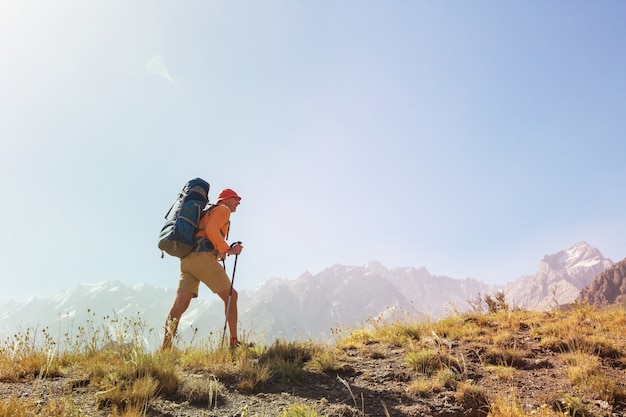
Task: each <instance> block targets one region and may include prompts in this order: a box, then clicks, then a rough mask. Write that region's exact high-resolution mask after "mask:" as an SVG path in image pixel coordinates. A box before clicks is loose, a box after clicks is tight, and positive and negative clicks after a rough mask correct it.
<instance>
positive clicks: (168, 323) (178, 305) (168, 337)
mask: <svg viewBox="0 0 626 417" xmlns="http://www.w3.org/2000/svg"><path fill="white" fill-rule="evenodd" d="M193 296H194V294H193V293H191V292H179V293H177V294H176V298H175V299H174V304H173V305H172V308H171V309H170V312H169V314H168V315H167V319H166V320H165V334H164V336H163V346H162V349H170V348H171V347H172V341H173V340H174V336H175V335H176V329H178V323H179V322H180V318H181V316H182V315H183V313H184V312H185V311H186V310H187V307H189V303H190V302H191V299H192V298H193Z"/></svg>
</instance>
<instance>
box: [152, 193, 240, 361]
mask: <svg viewBox="0 0 626 417" xmlns="http://www.w3.org/2000/svg"><path fill="white" fill-rule="evenodd" d="M240 202H241V197H239V195H237V193H236V192H234V191H233V190H231V189H230V188H226V189H224V190H222V191H221V192H220V193H219V195H218V196H217V203H216V204H215V205H214V206H212V207H211V208H210V209H209V210H208V211H207V212H206V213H205V214H204V215H203V216H202V218H201V219H200V223H199V227H198V231H197V232H196V234H195V240H196V246H195V247H194V249H193V252H191V253H190V254H189V255H187V256H185V257H184V258H182V259H181V260H180V280H179V282H178V290H177V291H176V299H175V300H174V304H173V305H172V308H171V310H170V312H169V314H168V316H167V320H166V321H165V335H164V338H163V349H170V348H171V347H172V341H173V339H174V336H175V335H176V329H177V328H178V323H179V322H180V318H181V316H182V315H183V313H184V312H185V311H186V310H187V307H189V303H190V302H191V299H192V298H195V297H197V296H198V289H199V286H200V282H203V283H204V284H205V285H206V286H207V287H209V288H210V289H211V291H213V292H214V293H216V294H217V295H218V296H219V297H220V298H221V299H222V300H224V306H225V314H226V315H227V317H226V321H227V322H228V330H229V332H230V344H231V346H236V345H237V344H238V343H239V340H238V338H237V291H235V290H234V289H231V282H230V279H229V278H228V275H227V274H226V271H225V267H224V266H223V265H222V264H220V261H223V260H224V259H226V256H228V255H239V254H240V253H241V250H242V249H243V246H241V244H240V243H239V242H238V243H237V244H234V245H233V246H229V245H228V243H226V238H227V236H228V230H229V227H230V214H231V213H234V212H235V211H236V210H237V206H238V205H239V203H240ZM231 290H232V291H231ZM229 298H230V303H229Z"/></svg>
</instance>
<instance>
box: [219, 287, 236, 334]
mask: <svg viewBox="0 0 626 417" xmlns="http://www.w3.org/2000/svg"><path fill="white" fill-rule="evenodd" d="M229 294H230V288H229V289H227V290H224V291H222V292H220V293H218V294H217V295H219V296H220V298H221V299H222V300H224V313H225V314H227V315H228V316H227V317H226V321H227V322H228V331H229V332H230V343H231V344H234V343H237V341H238V339H237V297H238V294H237V291H235V289H233V292H232V295H230V308H229V307H228V297H229ZM227 308H228V311H226V309H227Z"/></svg>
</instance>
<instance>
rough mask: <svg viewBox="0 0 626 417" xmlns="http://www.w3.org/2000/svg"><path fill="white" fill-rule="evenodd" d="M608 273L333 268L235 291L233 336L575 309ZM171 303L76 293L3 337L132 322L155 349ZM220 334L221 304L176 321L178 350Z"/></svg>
mask: <svg viewBox="0 0 626 417" xmlns="http://www.w3.org/2000/svg"><path fill="white" fill-rule="evenodd" d="M612 264H613V263H612V261H611V260H609V259H606V258H604V257H603V256H602V254H601V253H600V251H598V250H597V249H595V248H592V247H590V246H589V245H587V244H586V243H585V242H580V243H578V244H576V245H574V246H572V247H571V248H569V249H567V250H562V251H560V252H558V253H555V254H552V255H546V256H544V258H543V259H542V260H541V261H540V262H539V269H538V271H537V273H535V274H534V275H529V276H523V277H520V278H519V279H517V280H516V281H514V282H512V283H510V284H507V285H505V286H489V285H487V284H485V283H483V282H481V281H479V280H475V279H470V278H466V279H453V278H449V277H445V276H433V275H431V274H430V273H429V272H428V270H427V269H426V268H423V267H421V268H413V267H407V268H393V269H387V268H386V267H384V266H383V265H382V264H380V263H379V262H370V263H368V264H366V265H364V266H346V265H333V266H331V267H329V268H326V269H325V270H323V271H321V272H320V273H318V274H315V275H312V274H310V273H308V272H307V273H305V274H303V275H302V276H300V277H299V278H297V279H295V280H285V279H271V280H268V281H267V282H265V283H264V284H263V285H262V286H260V287H259V288H257V289H255V290H247V291H240V292H239V321H240V329H241V331H242V332H245V335H246V336H247V337H248V338H249V339H251V340H255V341H261V342H271V341H273V340H275V339H276V338H281V339H285V340H293V339H298V340H303V339H304V340H306V339H311V340H314V341H329V340H332V333H333V329H337V330H347V329H350V328H352V327H354V326H363V325H364V324H365V323H366V322H367V321H368V320H369V319H373V318H385V317H389V316H390V315H391V316H392V318H399V317H400V316H401V315H403V314H409V315H411V316H414V317H415V316H421V315H423V316H427V317H429V318H438V317H441V316H443V315H445V314H447V313H449V312H450V311H451V310H452V311H454V310H458V311H464V310H466V309H467V308H469V307H470V306H469V304H468V300H470V299H475V297H476V296H477V295H479V294H483V295H484V294H489V293H491V294H493V293H495V292H496V291H504V292H505V295H506V300H507V302H508V303H509V304H510V305H514V306H518V307H521V308H526V309H550V308H553V307H555V306H557V305H563V304H567V303H571V302H573V301H574V300H575V299H576V297H577V296H578V295H579V293H580V291H581V290H582V289H583V288H585V287H586V286H588V285H589V284H590V283H591V282H592V281H593V280H594V279H595V278H596V277H597V276H598V275H600V274H601V273H602V272H603V271H604V270H606V269H607V268H609V267H610V266H611V265H612ZM174 296H175V290H173V289H160V288H155V287H152V286H150V285H147V284H142V285H136V286H127V285H124V284H123V283H121V282H119V281H108V282H104V283H100V284H94V285H87V284H83V285H79V286H77V287H76V288H74V289H71V290H68V291H64V292H62V293H60V294H58V295H56V296H55V297H52V298H50V299H47V300H42V299H35V298H34V299H31V300H29V301H27V302H26V303H22V304H19V303H8V304H5V305H0V312H3V313H0V336H6V335H10V334H13V333H14V332H15V331H20V330H21V331H23V330H24V329H26V328H37V329H43V328H46V327H47V328H48V330H49V332H50V333H51V334H53V335H54V334H59V335H63V334H66V333H68V334H70V335H72V334H75V333H76V329H77V326H81V325H82V326H85V323H87V326H92V327H98V326H102V325H103V324H102V323H104V325H107V326H109V327H115V326H120V325H121V323H122V322H123V320H122V319H123V318H126V317H131V318H136V319H137V320H134V322H137V321H140V322H141V323H143V326H144V330H145V332H147V333H148V335H147V337H146V339H147V340H146V343H147V344H148V346H149V347H150V348H156V347H158V346H159V345H160V342H161V339H162V336H163V331H162V327H163V322H164V320H165V316H166V315H167V312H168V311H169V308H170V306H171V303H172V301H173V300H174ZM131 321H132V320H131ZM107 323H108V324H107ZM223 325H224V306H223V303H222V302H221V300H219V299H218V298H217V297H211V298H210V299H209V300H202V299H195V300H193V301H192V304H191V305H190V307H189V309H188V310H187V312H186V313H185V314H184V315H183V317H182V319H181V323H180V326H179V335H180V337H181V340H182V341H183V343H190V342H191V341H192V340H195V341H197V340H205V339H207V338H209V337H210V338H211V341H213V342H217V341H218V340H219V338H220V336H221V332H222V329H223ZM110 330H115V329H110Z"/></svg>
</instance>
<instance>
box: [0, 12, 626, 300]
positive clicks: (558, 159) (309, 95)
mask: <svg viewBox="0 0 626 417" xmlns="http://www.w3.org/2000/svg"><path fill="white" fill-rule="evenodd" d="M625 18H626V2H623V1H618V0H614V1H609V0H606V1H587V0H585V1H571V0H567V1H566V0H562V1H549V2H544V1H508V2H502V1H495V0H494V1H480V0H478V1H471V2H468V1H440V0H436V1H435V0H432V1H418V0H410V1H401V0H398V1H366V0H355V1H347V0H346V1H323V0H315V1H296V0H292V1H272V0H269V1H236V0H235V1H233V0H228V1H226V0H224V1H209V0H202V1H177V2H173V1H157V0H149V1H148V0H145V1H142V0H136V1H127V0H107V1H84V0H54V1H30V0H7V1H3V2H2V3H1V4H0V135H1V136H0V195H1V198H2V204H1V205H0V219H1V221H2V228H1V229H2V234H1V236H2V238H1V239H0V276H1V277H2V282H3V290H2V294H1V295H0V300H4V299H9V298H15V299H18V300H25V299H27V298H28V297H30V296H38V297H44V296H49V295H52V294H55V293H57V292H59V291H60V290H62V289H68V288H73V287H74V286H75V285H77V284H78V283H82V282H84V283H94V282H100V281H104V280H110V279H119V280H121V281H123V282H125V283H128V284H134V283H143V282H146V283H150V284H153V285H155V286H161V287H175V286H176V285H177V281H178V261H177V259H175V258H171V257H166V258H165V259H161V258H160V251H159V250H158V249H157V246H156V243H157V236H158V232H159V230H160V229H161V227H162V224H163V215H164V214H165V212H166V211H167V209H169V206H170V205H171V203H172V202H173V200H174V198H175V197H176V195H177V193H178V192H179V190H180V188H181V187H182V186H183V184H184V183H185V182H186V181H187V180H188V179H190V178H194V177H198V176H199V177H202V178H204V179H206V180H208V181H209V182H210V183H211V184H212V190H211V198H212V199H215V197H216V195H217V193H218V192H219V191H220V189H222V188H224V187H232V188H234V189H235V190H236V191H237V192H239V193H240V194H241V195H242V197H243V201H242V204H241V206H240V208H239V210H238V212H237V213H235V214H234V215H233V217H232V232H231V238H232V239H233V240H241V241H243V242H244V246H245V249H244V252H243V254H242V255H241V256H240V257H239V262H238V268H237V274H236V286H237V287H239V288H253V287H256V286H257V285H259V284H260V283H262V282H264V281H266V280H267V279H269V278H272V277H281V278H288V279H295V278H297V277H298V276H299V275H300V274H302V273H304V272H305V271H307V270H308V271H310V272H311V273H317V272H319V271H321V270H322V269H324V268H325V267H328V266H331V265H333V264H335V263H342V264H347V265H363V264H365V263H367V262H369V261H372V260H378V261H380V262H382V263H383V264H384V265H385V266H387V267H403V266H415V267H419V266H425V267H426V268H428V270H429V271H430V272H431V273H432V274H434V275H447V276H450V277H453V278H466V277H472V278H477V279H481V280H483V281H485V282H488V283H506V282H510V281H512V280H514V279H516V278H518V277H519V276H521V275H526V274H532V273H534V272H535V271H536V268H537V264H538V261H539V260H540V259H541V257H543V255H545V254H549V253H555V252H557V251H559V250H561V249H567V248H569V247H570V246H572V245H574V244H575V243H577V242H578V241H581V240H584V241H586V242H587V243H589V244H590V245H592V246H594V247H597V248H598V249H600V251H601V252H602V253H603V254H604V255H605V256H606V257H609V258H611V259H612V260H613V261H619V260H621V259H623V258H624V257H626V236H625V231H626V210H625V208H626V193H625V192H624V179H625V178H626V164H625V163H624V160H625V157H626V153H625V152H626V114H625V113H626V24H624V22H625ZM231 268H232V259H230V260H229V263H228V269H229V271H230V270H231ZM201 297H203V298H210V297H212V296H211V295H210V292H209V290H208V289H206V288H204V289H202V290H201Z"/></svg>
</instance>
